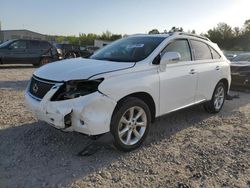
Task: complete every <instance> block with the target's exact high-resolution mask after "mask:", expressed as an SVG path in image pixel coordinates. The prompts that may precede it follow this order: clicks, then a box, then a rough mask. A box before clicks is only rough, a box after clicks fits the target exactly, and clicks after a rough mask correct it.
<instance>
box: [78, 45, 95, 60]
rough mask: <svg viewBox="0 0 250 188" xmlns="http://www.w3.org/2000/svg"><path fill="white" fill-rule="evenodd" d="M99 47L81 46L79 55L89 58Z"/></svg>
mask: <svg viewBox="0 0 250 188" xmlns="http://www.w3.org/2000/svg"><path fill="white" fill-rule="evenodd" d="M98 49H99V47H96V46H86V47H82V48H81V56H82V57H83V58H89V57H90V56H91V55H93V54H94V53H95V52H96V51H97V50H98Z"/></svg>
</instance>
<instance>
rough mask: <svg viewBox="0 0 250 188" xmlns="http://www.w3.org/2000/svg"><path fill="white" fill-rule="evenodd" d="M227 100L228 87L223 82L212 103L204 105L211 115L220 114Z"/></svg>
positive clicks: (216, 88) (215, 92)
mask: <svg viewBox="0 0 250 188" xmlns="http://www.w3.org/2000/svg"><path fill="white" fill-rule="evenodd" d="M225 98H226V86H225V84H224V83H223V82H219V83H218V84H217V85H216V87H215V89H214V92H213V97H212V99H211V100H210V101H208V102H207V103H205V104H204V108H205V110H206V111H207V112H209V113H218V112H219V111H220V110H221V109H222V107H223V104H224V101H225Z"/></svg>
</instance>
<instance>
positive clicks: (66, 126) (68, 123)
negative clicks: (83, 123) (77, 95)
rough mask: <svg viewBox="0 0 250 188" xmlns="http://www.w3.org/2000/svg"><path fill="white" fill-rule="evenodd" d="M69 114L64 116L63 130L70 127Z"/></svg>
mask: <svg viewBox="0 0 250 188" xmlns="http://www.w3.org/2000/svg"><path fill="white" fill-rule="evenodd" d="M71 113H72V111H71V112H70V113H68V114H67V115H66V116H64V125H65V129H66V128H69V127H70V126H71V125H72V122H71Z"/></svg>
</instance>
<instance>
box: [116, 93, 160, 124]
mask: <svg viewBox="0 0 250 188" xmlns="http://www.w3.org/2000/svg"><path fill="white" fill-rule="evenodd" d="M128 97H135V98H138V99H141V100H142V101H143V102H145V103H146V104H147V105H148V107H149V110H150V112H151V121H152V122H154V120H155V113H156V109H155V102H154V99H153V97H152V96H151V95H149V94H148V93H145V92H137V93H132V94H130V95H127V96H125V97H123V98H122V99H120V100H119V101H118V102H117V106H116V108H117V107H119V106H120V105H121V104H122V102H123V101H124V99H126V98H128Z"/></svg>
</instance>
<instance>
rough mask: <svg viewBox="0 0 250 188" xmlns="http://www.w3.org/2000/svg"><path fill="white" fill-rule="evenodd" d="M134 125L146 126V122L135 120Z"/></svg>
mask: <svg viewBox="0 0 250 188" xmlns="http://www.w3.org/2000/svg"><path fill="white" fill-rule="evenodd" d="M136 126H139V127H145V126H146V123H145V122H143V121H142V122H137V123H136Z"/></svg>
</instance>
